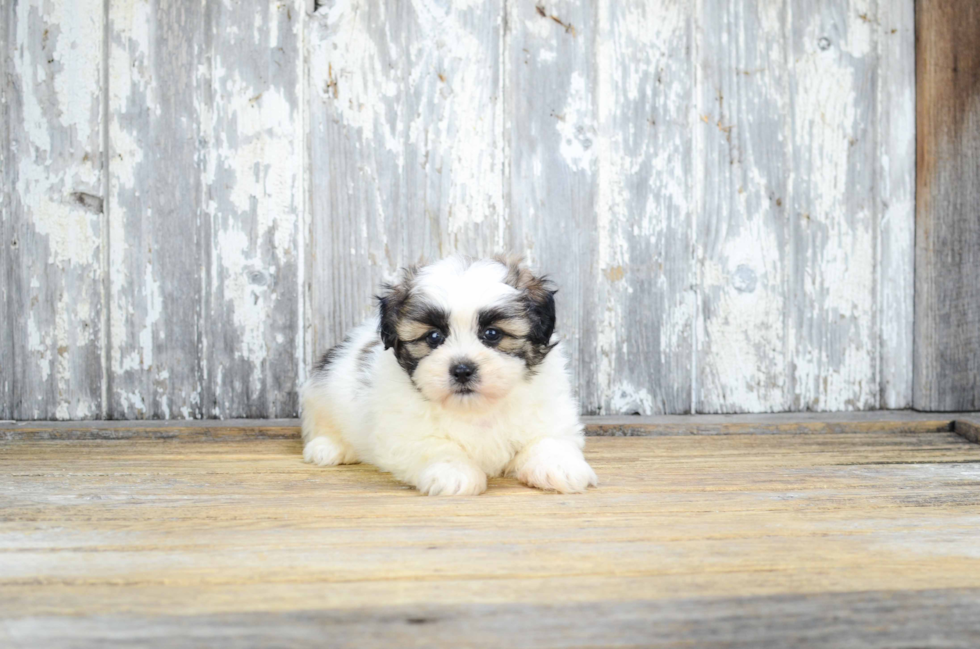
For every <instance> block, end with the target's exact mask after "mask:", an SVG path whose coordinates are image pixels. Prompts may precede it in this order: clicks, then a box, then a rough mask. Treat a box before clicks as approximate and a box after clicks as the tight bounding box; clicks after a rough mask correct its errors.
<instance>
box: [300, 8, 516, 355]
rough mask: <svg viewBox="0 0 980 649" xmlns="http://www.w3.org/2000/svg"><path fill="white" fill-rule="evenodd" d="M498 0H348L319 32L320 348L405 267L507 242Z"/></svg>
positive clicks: (313, 87) (315, 136)
mask: <svg viewBox="0 0 980 649" xmlns="http://www.w3.org/2000/svg"><path fill="white" fill-rule="evenodd" d="M502 15H503V13H502V9H501V5H500V2H499V1H496V0H495V1H491V2H470V3H447V2H427V1H423V0H417V1H414V2H399V1H395V0H387V1H383V0H367V1H359V0H336V1H333V2H326V3H322V6H321V7H320V8H319V9H318V11H317V12H316V14H315V15H314V16H313V17H312V19H311V29H310V43H309V47H310V89H309V94H310V99H309V100H310V120H311V124H310V128H311V151H310V157H311V161H312V162H311V164H312V171H311V174H312V175H311V181H310V182H311V191H312V195H313V198H312V205H313V207H312V209H313V214H312V217H311V234H310V236H311V242H310V246H311V247H310V252H309V264H310V266H309V269H308V272H307V277H308V278H309V282H310V286H309V291H310V309H309V323H310V325H311V326H312V327H313V331H312V333H311V338H312V341H313V342H312V344H311V345H310V351H311V357H312V356H315V355H318V354H321V353H323V352H324V351H325V350H326V349H328V348H329V347H330V346H332V345H334V344H336V343H337V342H339V341H340V340H341V339H342V338H343V336H344V333H345V331H346V330H347V329H348V328H349V327H350V326H351V325H353V324H354V323H356V322H359V321H360V320H361V319H363V318H364V317H365V316H367V315H368V314H369V313H371V312H372V311H373V308H374V306H373V303H372V299H371V296H372V295H373V294H374V293H375V292H376V290H377V285H378V282H379V281H380V280H381V279H382V278H383V277H385V276H390V275H391V274H392V273H393V272H394V271H395V270H396V269H397V268H398V267H399V266H401V265H404V264H406V263H411V262H414V261H417V260H418V259H420V258H422V257H426V258H428V259H433V258H439V257H442V256H445V255H448V254H450V253H451V252H454V251H461V252H465V253H469V254H473V255H485V254H489V253H491V252H494V251H496V250H499V249H501V248H502V247H503V246H504V245H505V244H506V239H505V232H504V226H505V221H504V209H503V199H502V172H501V166H502V158H501V148H502V147H501V130H500V129H501V100H500V85H501V80H500V58H501V51H500V42H501V28H502V26H501V19H502Z"/></svg>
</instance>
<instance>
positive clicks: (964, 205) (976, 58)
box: [913, 0, 980, 410]
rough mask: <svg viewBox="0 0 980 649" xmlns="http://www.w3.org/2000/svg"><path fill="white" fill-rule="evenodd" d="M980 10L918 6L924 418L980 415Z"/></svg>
mask: <svg viewBox="0 0 980 649" xmlns="http://www.w3.org/2000/svg"><path fill="white" fill-rule="evenodd" d="M977 34H980V6H978V5H977V4H976V3H975V2H969V1H968V0H919V2H917V3H916V128H917V142H918V152H917V174H916V179H917V181H916V210H915V222H916V232H915V234H916V238H915V341H916V342H915V383H914V394H913V397H914V406H915V408H916V409H919V410H980V217H978V205H980V39H978V38H977Z"/></svg>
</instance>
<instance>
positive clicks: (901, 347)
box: [874, 0, 915, 409]
mask: <svg viewBox="0 0 980 649" xmlns="http://www.w3.org/2000/svg"><path fill="white" fill-rule="evenodd" d="M874 28H875V30H876V32H877V42H878V69H877V71H876V85H877V114H876V115H875V121H876V124H877V128H878V156H877V159H876V160H875V166H876V173H877V174H878V182H877V194H878V196H877V203H878V205H877V210H878V214H879V226H878V227H879V237H880V247H879V249H880V265H879V270H878V278H879V291H878V309H879V312H878V313H879V315H878V323H879V328H880V331H881V333H880V336H881V342H880V346H879V349H880V352H879V353H880V361H879V368H880V369H879V377H878V381H879V385H878V391H879V395H880V396H879V400H878V407H880V408H888V409H900V408H908V407H909V406H911V405H912V367H913V361H912V333H913V323H914V319H915V318H914V306H915V290H914V285H915V3H914V2H913V0H901V1H894V2H880V1H879V2H878V21H877V23H876V24H875V25H874Z"/></svg>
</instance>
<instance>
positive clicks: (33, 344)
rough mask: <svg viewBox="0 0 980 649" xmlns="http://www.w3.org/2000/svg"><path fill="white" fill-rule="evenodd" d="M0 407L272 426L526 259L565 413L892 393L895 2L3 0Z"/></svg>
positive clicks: (903, 231)
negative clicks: (409, 275)
mask: <svg viewBox="0 0 980 649" xmlns="http://www.w3.org/2000/svg"><path fill="white" fill-rule="evenodd" d="M0 19H2V27H0V39H2V40H0V51H2V57H0V66H2V67H0V79H2V92H3V96H2V110H3V115H2V120H3V122H2V129H0V138H2V139H0V164H2V175H3V190H2V192H3V193H2V198H0V201H2V209H3V219H2V226H0V227H2V246H0V273H2V275H0V299H2V304H0V309H2V310H0V314H2V315H0V318H2V323H0V331H2V338H0V417H3V418H17V419H33V418H42V419H43V418H55V417H56V418H98V417H103V418H105V417H109V418H182V417H278V416H292V415H295V414H296V411H297V397H296V392H297V384H298V382H300V381H301V380H302V379H303V377H304V375H305V373H306V368H307V366H308V364H309V363H310V361H311V359H312V358H313V357H314V356H315V355H317V354H319V353H321V352H322V351H324V350H325V349H327V348H328V347H329V346H330V345H332V344H333V343H336V342H337V341H338V340H340V339H341V338H342V336H343V333H344V330H345V329H346V328H347V327H349V326H350V325H351V324H353V323H355V322H357V321H358V320H360V319H361V318H363V317H364V316H365V315H367V314H368V312H369V311H370V309H371V295H372V291H373V288H374V286H375V285H376V283H377V282H378V281H379V280H380V279H381V278H383V277H384V276H386V275H388V274H390V273H391V272H392V271H393V270H394V269H395V268H396V267H398V266H399V265H400V264H403V263H406V262H410V261H413V260H416V259H417V258H418V257H420V256H426V257H430V258H431V257H437V256H440V255H443V254H446V253H449V252H451V251H456V250H459V251H464V252H468V253H472V254H484V253H490V252H493V251H498V250H515V251H520V252H523V253H525V254H526V255H527V257H528V258H529V259H530V260H531V261H532V262H533V263H534V264H535V265H537V266H538V267H540V268H541V269H544V270H546V271H547V272H549V273H550V274H551V275H552V276H553V277H554V278H555V279H556V280H557V282H558V283H559V284H560V286H561V292H560V294H559V309H560V322H559V331H560V332H561V334H562V335H563V336H564V338H565V339H566V341H567V346H568V349H569V350H570V352H571V359H572V360H571V370H572V372H573V373H574V375H575V381H576V385H577V386H578V390H579V394H580V397H581V402H582V408H583V411H585V412H589V413H613V412H617V413H630V412H637V411H638V412H642V413H686V412H691V411H697V412H743V411H783V410H841V409H844V410H849V409H873V408H886V407H887V408H902V407H907V406H909V405H910V404H911V399H912V379H913V374H912V366H913V363H912V358H913V348H912V332H913V301H914V300H913V255H914V246H913V241H914V229H915V221H914V205H913V203H914V191H913V190H914V185H915V78H914V75H915V47H914V34H913V31H914V24H913V23H914V16H913V0H820V1H817V0H698V1H697V2H689V1H688V0H647V1H645V2H639V1H635V2H634V1H629V0H568V1H553V0H547V1H542V2H540V3H538V4H535V3H534V2H533V1H527V2H525V1H518V0H469V1H465V0H460V1H458V2H449V1H448V0H388V1H387V2H385V1H383V0H365V1H357V0H326V1H323V0H318V1H317V2H316V3H315V4H314V2H312V1H309V2H308V1H307V0H282V1H279V2H274V1H266V2H238V1H234V2H233V1H231V0H224V1H222V0H194V1H188V0H2V17H0Z"/></svg>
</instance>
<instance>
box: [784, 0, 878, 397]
mask: <svg viewBox="0 0 980 649" xmlns="http://www.w3.org/2000/svg"><path fill="white" fill-rule="evenodd" d="M788 8H789V13H788V16H787V17H788V19H789V25H790V29H789V30H788V31H787V34H788V38H789V45H790V47H789V51H788V54H789V56H790V57H791V58H790V73H791V74H790V79H791V82H790V85H789V97H790V98H791V101H790V104H789V105H790V111H791V112H790V114H791V116H792V143H793V148H792V157H791V165H792V166H791V169H792V182H791V185H790V187H789V191H790V196H789V201H788V202H787V203H786V205H787V207H788V209H787V211H786V216H787V217H788V219H789V222H790V223H792V224H793V225H794V232H793V240H794V242H793V254H794V256H793V265H792V274H791V276H790V278H789V279H790V284H789V287H790V295H791V297H792V302H791V305H790V317H791V319H792V329H793V332H794V335H793V336H792V337H791V338H790V339H789V342H790V349H791V350H792V355H791V358H792V362H793V367H792V369H793V380H794V386H793V394H792V401H791V403H790V407H791V408H792V409H793V410H824V411H826V410H831V411H833V410H862V409H871V408H875V407H877V404H878V398H879V389H878V372H877V367H878V353H879V352H878V345H879V341H880V336H879V328H878V319H877V318H878V310H877V298H878V290H877V283H878V281H879V278H877V277H876V273H875V271H876V258H877V251H878V246H879V241H878V209H877V208H878V206H877V204H876V201H875V180H876V173H875V170H876V169H877V166H878V165H877V161H876V160H877V153H878V152H877V142H876V135H877V133H876V129H875V122H874V120H875V115H876V108H875V99H876V97H875V67H876V62H877V51H876V46H875V36H876V32H875V23H876V17H875V2H874V1H873V0H833V1H828V2H820V3H813V2H810V1H809V0H792V1H791V2H789V3H788Z"/></svg>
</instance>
